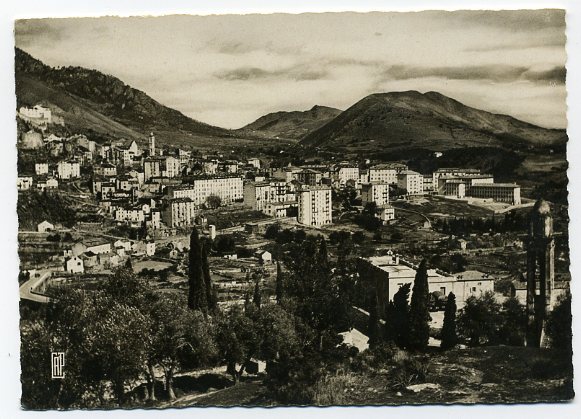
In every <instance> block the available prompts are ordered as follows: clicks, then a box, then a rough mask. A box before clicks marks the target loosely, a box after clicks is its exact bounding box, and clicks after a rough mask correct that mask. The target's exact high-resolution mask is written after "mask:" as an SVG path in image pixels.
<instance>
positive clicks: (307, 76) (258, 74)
mask: <svg viewBox="0 0 581 419" xmlns="http://www.w3.org/2000/svg"><path fill="white" fill-rule="evenodd" d="M328 74H329V73H328V71H327V70H325V69H323V68H321V69H313V68H309V67H308V66H305V65H296V66H292V67H287V68H282V69H276V70H265V69H263V68H258V67H238V68H235V69H233V70H226V71H221V72H217V73H214V77H215V78H217V79H220V80H225V81H248V80H261V79H262V80H264V79H273V80H274V79H287V80H295V81H313V80H321V79H324V78H326V77H327V76H328Z"/></svg>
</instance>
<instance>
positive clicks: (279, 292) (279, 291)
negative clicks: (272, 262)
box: [276, 261, 284, 305]
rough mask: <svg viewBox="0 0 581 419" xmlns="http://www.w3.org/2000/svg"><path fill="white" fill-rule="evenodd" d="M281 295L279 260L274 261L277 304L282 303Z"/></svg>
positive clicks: (281, 284) (282, 290)
mask: <svg viewBox="0 0 581 419" xmlns="http://www.w3.org/2000/svg"><path fill="white" fill-rule="evenodd" d="M283 295H284V289H283V283H282V269H281V267H280V262H279V261H276V303H277V304H278V305H281V304H282V298H283Z"/></svg>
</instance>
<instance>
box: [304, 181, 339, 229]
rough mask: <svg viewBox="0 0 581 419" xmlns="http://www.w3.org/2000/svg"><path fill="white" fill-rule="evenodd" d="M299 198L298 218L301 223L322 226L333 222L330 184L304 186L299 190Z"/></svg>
mask: <svg viewBox="0 0 581 419" xmlns="http://www.w3.org/2000/svg"><path fill="white" fill-rule="evenodd" d="M297 198H298V216H297V220H298V222H299V223H301V224H305V225H310V226H322V225H328V224H331V223H332V222H333V213H332V210H333V207H332V198H331V188H330V187H329V186H307V187H303V188H301V189H299V191H298V192H297Z"/></svg>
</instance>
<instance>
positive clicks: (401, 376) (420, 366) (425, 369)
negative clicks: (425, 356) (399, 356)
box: [392, 359, 430, 390]
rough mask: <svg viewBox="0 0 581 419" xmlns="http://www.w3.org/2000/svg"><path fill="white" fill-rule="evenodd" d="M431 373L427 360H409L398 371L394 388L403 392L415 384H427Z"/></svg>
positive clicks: (394, 380)
mask: <svg viewBox="0 0 581 419" xmlns="http://www.w3.org/2000/svg"><path fill="white" fill-rule="evenodd" d="M429 373H430V367H429V364H428V362H427V361H426V360H420V359H407V360H405V361H404V362H403V363H401V364H400V366H399V367H398V368H397V369H396V371H395V375H394V379H393V384H392V388H394V389H397V390H403V389H405V388H406V387H408V386H411V385H413V384H420V383H425V382H426V380H427V378H428V376H429Z"/></svg>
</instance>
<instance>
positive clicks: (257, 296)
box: [252, 279, 262, 308]
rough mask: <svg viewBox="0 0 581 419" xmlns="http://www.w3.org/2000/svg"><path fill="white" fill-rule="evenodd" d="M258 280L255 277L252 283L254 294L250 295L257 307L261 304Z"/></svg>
mask: <svg viewBox="0 0 581 419" xmlns="http://www.w3.org/2000/svg"><path fill="white" fill-rule="evenodd" d="M259 282H260V281H259V280H258V279H256V282H255V283H254V296H253V297H252V302H253V303H254V305H255V306H256V307H257V308H260V305H261V304H262V295H261V294H260V285H259Z"/></svg>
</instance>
